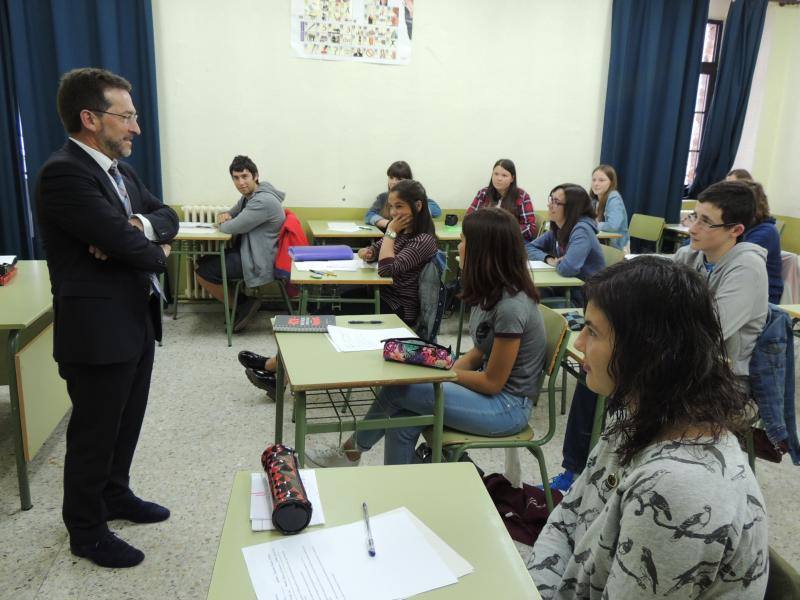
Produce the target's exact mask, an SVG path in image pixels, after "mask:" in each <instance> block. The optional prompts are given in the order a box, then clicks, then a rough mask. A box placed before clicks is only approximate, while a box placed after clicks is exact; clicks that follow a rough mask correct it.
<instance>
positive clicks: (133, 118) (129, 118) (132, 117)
mask: <svg viewBox="0 0 800 600" xmlns="http://www.w3.org/2000/svg"><path fill="white" fill-rule="evenodd" d="M86 110H90V111H92V112H98V113H103V114H104V115H114V116H115V117H119V118H120V119H122V122H123V123H125V125H130V124H131V123H137V122H138V121H139V114H138V113H131V114H127V115H121V114H119V113H113V112H108V111H107V110H100V109H99V108H87V109H86Z"/></svg>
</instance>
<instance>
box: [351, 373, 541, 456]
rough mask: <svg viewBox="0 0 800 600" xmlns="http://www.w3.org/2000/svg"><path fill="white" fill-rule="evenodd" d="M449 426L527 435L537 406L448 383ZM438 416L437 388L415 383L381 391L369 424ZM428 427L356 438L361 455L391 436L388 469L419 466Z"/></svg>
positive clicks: (360, 433) (369, 432)
mask: <svg viewBox="0 0 800 600" xmlns="http://www.w3.org/2000/svg"><path fill="white" fill-rule="evenodd" d="M442 390H443V391H444V424H445V426H446V427H450V428H451V429H457V430H459V431H464V432H466V433H473V434H476V435H484V436H490V437H502V436H506V435H512V434H514V433H517V432H519V431H522V430H523V429H524V428H525V426H526V425H527V424H528V418H529V417H530V414H531V408H532V407H533V404H532V403H531V401H530V400H528V399H527V398H524V397H520V396H514V395H512V394H508V393H506V392H500V393H499V394H496V395H494V396H487V395H485V394H479V393H478V392H473V391H472V390H470V389H467V388H465V387H464V386H461V385H458V384H457V383H449V382H448V383H443V384H442ZM432 413H433V385H431V384H430V383H415V384H412V385H394V386H386V387H383V388H381V390H380V392H379V393H378V397H377V399H376V400H375V402H373V403H372V406H371V407H370V409H369V411H367V414H366V416H365V417H364V420H369V419H380V418H384V417H385V416H386V415H389V416H390V417H404V416H405V417H407V416H415V415H429V414H432ZM423 429H425V427H401V428H393V429H372V430H367V431H358V432H356V435H355V436H354V441H355V444H356V447H357V448H358V449H359V450H361V451H366V450H369V449H370V448H372V446H374V445H375V444H376V443H377V442H378V440H380V439H381V438H382V437H383V436H384V435H386V447H385V449H384V457H383V461H384V463H385V464H387V465H405V464H409V463H411V462H413V458H414V449H415V448H416V446H417V440H418V439H419V436H420V434H421V433H422V431H423Z"/></svg>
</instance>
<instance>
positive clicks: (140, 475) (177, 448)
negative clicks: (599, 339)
mask: <svg viewBox="0 0 800 600" xmlns="http://www.w3.org/2000/svg"><path fill="white" fill-rule="evenodd" d="M266 316H267V315H266V314H265V313H261V314H260V315H259V320H258V322H257V323H254V324H253V325H251V326H250V327H249V328H248V330H247V331H246V332H244V333H242V334H240V335H237V336H236V337H235V338H234V346H233V347H232V348H228V347H227V346H226V345H225V336H224V331H223V329H224V326H223V324H222V319H221V316H220V314H218V313H191V312H188V311H186V312H183V313H182V314H181V317H180V319H179V320H178V321H172V320H167V321H166V322H165V328H166V337H165V344H164V346H163V347H162V348H158V349H157V351H156V365H155V369H154V374H153V383H152V389H151V393H150V405H149V407H148V412H147V416H146V419H145V424H144V428H143V431H142V436H141V439H140V442H139V446H138V451H137V454H136V459H135V462H134V468H133V487H134V489H135V490H136V491H137V493H139V494H140V495H142V496H143V497H145V498H148V499H152V500H155V501H158V502H160V503H163V504H165V505H166V506H168V507H169V508H170V509H171V510H172V517H171V518H170V519H169V520H168V521H166V522H164V523H159V524H156V525H132V524H116V523H115V527H114V528H115V530H116V531H118V532H119V534H120V536H121V537H123V538H124V539H126V540H128V541H129V542H131V543H133V544H134V545H136V546H137V547H138V548H140V549H141V550H143V551H144V552H145V554H146V558H145V561H144V563H142V564H141V565H139V566H138V567H136V568H134V569H127V570H119V571H113V570H107V569H100V568H97V567H95V566H93V565H92V564H90V563H89V562H88V561H86V560H83V559H77V558H75V557H73V556H72V555H71V554H70V552H69V546H68V542H67V534H66V531H65V529H64V527H63V523H62V522H61V511H60V505H61V481H62V479H61V478H62V467H63V455H64V432H65V426H66V423H65V422H64V423H62V424H61V425H60V426H59V427H58V429H57V430H56V431H55V433H54V434H53V435H52V436H51V438H50V439H49V440H48V442H47V443H46V444H45V446H44V447H43V448H42V450H41V451H40V452H39V454H38V455H37V456H36V458H35V459H34V460H33V462H32V463H31V464H30V465H29V470H30V479H31V491H32V496H33V502H34V506H33V508H32V509H31V510H30V511H26V512H22V511H20V509H19V498H18V495H17V479H16V471H15V466H14V450H13V440H12V435H11V429H10V423H9V420H10V406H9V400H8V388H7V387H0V598H2V599H6V598H8V599H9V600H10V599H14V600H25V599H33V598H37V599H45V598H46V599H57V598H80V599H94V598H97V599H106V598H114V599H122V598H131V599H133V598H136V599H138V598H146V599H151V598H153V599H161V598H187V599H188V598H203V597H205V595H206V592H207V590H208V584H209V581H210V578H211V572H212V569H213V565H214V558H215V555H216V549H217V543H218V541H219V535H220V531H221V529H222V522H223V519H224V516H225V511H226V508H227V502H228V496H229V492H230V486H231V483H232V480H233V474H234V472H235V471H237V470H239V469H252V470H258V469H259V468H260V465H259V457H260V455H261V452H262V450H263V449H264V447H265V445H266V444H267V443H268V442H269V441H270V440H271V438H272V433H273V429H274V404H272V403H271V402H269V401H268V400H267V398H266V396H265V395H264V394H263V392H260V391H259V390H257V389H255V388H254V387H252V386H251V385H250V383H249V382H248V381H247V380H246V379H245V377H244V374H243V371H242V369H241V367H239V365H238V363H237V362H236V354H237V352H238V351H239V350H242V349H252V350H255V351H258V352H260V353H263V354H272V353H273V352H274V350H275V345H274V340H273V338H272V336H271V334H270V333H269V330H268V328H267V325H266ZM454 330H455V320H450V321H447V322H446V323H445V327H444V331H445V334H446V333H447V332H450V333H452V332H453V331H454ZM442 339H444V341H445V344H447V343H449V342H450V340H452V336H448V335H444V336H443V337H442ZM287 412H288V411H287ZM289 418H290V415H289V414H287V415H286V419H287V425H288V420H289ZM534 420H535V423H536V424H543V423H544V411H538V414H536V416H535V419H534ZM565 422H566V417H559V418H558V431H557V434H556V438H555V439H554V440H553V441H552V442H551V443H550V444H549V445H548V446H547V448H546V450H545V455H546V457H547V460H548V467H549V469H550V471H551V473H553V474H555V473H556V472H557V467H558V465H559V463H560V451H561V441H562V439H563V433H564V425H565ZM285 430H286V431H288V432H289V433H288V439H287V441H288V442H289V443H291V441H292V438H291V435H292V434H291V432H292V431H293V429H292V428H291V427H287V428H286V429H285ZM319 443H321V441H320V440H319V439H318V438H313V437H312V438H310V439H309V445H315V444H319ZM472 456H473V458H474V459H475V461H476V462H477V463H478V464H479V465H481V467H483V468H484V469H485V470H486V471H487V472H493V471H502V468H503V456H504V454H503V452H502V451H480V452H474V453H472ZM382 457H383V452H382V448H381V447H378V448H376V449H375V450H373V451H372V452H371V453H369V454H367V455H365V458H364V462H365V463H366V464H381V462H382ZM522 466H523V474H524V475H529V476H530V478H536V477H537V476H536V474H537V473H538V469H536V468H535V464H534V463H533V461H532V460H530V459H529V458H528V457H526V456H523V464H522ZM799 474H800V472H798V470H797V468H795V467H793V466H792V465H791V463H790V462H788V461H787V460H784V462H783V463H782V464H780V465H773V464H768V463H763V462H759V465H758V478H759V481H760V482H761V484H762V486H763V489H764V495H765V497H766V499H767V504H768V510H769V515H770V524H769V527H770V540H771V543H772V545H773V546H774V547H775V548H776V549H777V550H778V551H779V552H780V553H781V554H782V555H783V556H785V557H786V558H787V559H788V560H789V561H790V562H791V563H792V564H793V565H794V566H795V567H800V543H798V541H797V540H798V539H800V520H798V519H797V508H796V504H795V503H796V502H797V498H800V477H798V475H799ZM526 479H528V478H527V477H526ZM793 507H794V508H793ZM519 548H520V552H521V553H522V554H523V557H524V558H527V555H528V553H529V552H530V550H529V548H527V547H524V546H519Z"/></svg>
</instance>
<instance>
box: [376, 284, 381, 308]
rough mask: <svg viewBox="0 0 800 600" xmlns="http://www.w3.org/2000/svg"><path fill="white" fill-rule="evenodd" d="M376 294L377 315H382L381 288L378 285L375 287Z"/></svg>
mask: <svg viewBox="0 0 800 600" xmlns="http://www.w3.org/2000/svg"><path fill="white" fill-rule="evenodd" d="M374 294H375V314H376V315H379V314H381V288H380V287H378V286H377V285H376V286H374Z"/></svg>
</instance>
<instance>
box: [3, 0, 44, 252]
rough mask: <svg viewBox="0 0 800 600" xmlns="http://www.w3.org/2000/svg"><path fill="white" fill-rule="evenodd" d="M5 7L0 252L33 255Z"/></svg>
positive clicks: (31, 222) (4, 8)
mask: <svg viewBox="0 0 800 600" xmlns="http://www.w3.org/2000/svg"><path fill="white" fill-rule="evenodd" d="M6 8H7V7H6V5H5V4H4V3H0V254H16V255H18V256H19V257H20V258H35V251H34V245H33V240H32V237H33V234H32V231H33V218H32V213H31V209H30V204H29V203H28V202H27V198H26V196H25V179H24V176H23V162H22V146H21V142H20V135H19V118H18V117H19V114H18V111H17V102H16V98H15V96H14V89H15V87H14V73H13V68H12V65H11V46H10V43H9V22H8V11H7V10H6Z"/></svg>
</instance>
